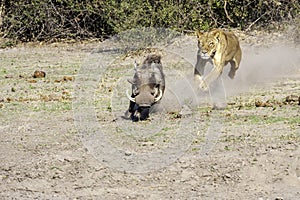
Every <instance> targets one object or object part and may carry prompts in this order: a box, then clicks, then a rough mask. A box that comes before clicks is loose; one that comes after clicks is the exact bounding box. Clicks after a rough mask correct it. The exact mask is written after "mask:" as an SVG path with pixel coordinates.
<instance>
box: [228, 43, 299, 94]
mask: <svg viewBox="0 0 300 200" xmlns="http://www.w3.org/2000/svg"><path fill="white" fill-rule="evenodd" d="M241 48H242V51H243V57H242V61H241V65H240V68H239V69H238V71H237V74H236V77H235V78H234V79H233V80H230V78H228V76H227V73H228V71H229V67H228V66H226V67H225V68H226V69H225V70H224V74H223V76H222V77H223V80H224V83H225V89H226V92H227V95H236V94H238V93H241V92H246V91H249V89H250V88H251V87H253V86H256V85H258V86H262V85H264V83H267V82H270V81H276V80H280V79H282V78H287V77H297V76H298V77H299V76H300V71H299V70H300V48H299V47H298V48H296V47H293V46H289V45H279V44H277V45H274V46H273V47H269V48H262V47H260V48H259V47H254V46H249V45H243V46H242V47H241ZM295 75H296V76H295Z"/></svg>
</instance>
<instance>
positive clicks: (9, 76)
mask: <svg viewBox="0 0 300 200" xmlns="http://www.w3.org/2000/svg"><path fill="white" fill-rule="evenodd" d="M13 77H14V76H13V75H5V76H4V78H13Z"/></svg>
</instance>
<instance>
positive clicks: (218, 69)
mask: <svg viewBox="0 0 300 200" xmlns="http://www.w3.org/2000/svg"><path fill="white" fill-rule="evenodd" d="M224 65H225V63H219V62H214V68H213V69H212V70H211V71H210V72H209V74H208V75H207V76H206V77H205V79H204V81H203V83H201V84H200V88H201V89H203V90H208V87H209V86H210V84H211V83H212V82H214V81H215V80H216V79H217V78H218V77H219V76H220V75H221V74H222V72H223V68H224Z"/></svg>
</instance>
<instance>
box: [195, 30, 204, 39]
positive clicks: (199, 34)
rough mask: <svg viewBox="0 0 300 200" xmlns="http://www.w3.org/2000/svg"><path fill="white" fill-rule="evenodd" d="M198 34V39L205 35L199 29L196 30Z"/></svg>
mask: <svg viewBox="0 0 300 200" xmlns="http://www.w3.org/2000/svg"><path fill="white" fill-rule="evenodd" d="M196 36H197V38H198V39H200V38H201V37H202V36H203V33H202V32H201V31H199V30H197V31H196Z"/></svg>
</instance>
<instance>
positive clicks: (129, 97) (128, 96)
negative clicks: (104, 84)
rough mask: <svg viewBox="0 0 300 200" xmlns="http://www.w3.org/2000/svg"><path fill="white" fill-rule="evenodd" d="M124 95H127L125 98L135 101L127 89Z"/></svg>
mask: <svg viewBox="0 0 300 200" xmlns="http://www.w3.org/2000/svg"><path fill="white" fill-rule="evenodd" d="M126 95H127V98H128V99H129V100H130V101H132V102H135V98H132V97H131V96H130V95H129V93H128V90H126Z"/></svg>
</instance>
